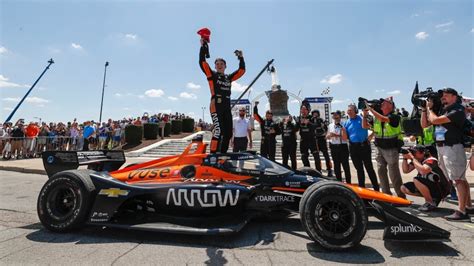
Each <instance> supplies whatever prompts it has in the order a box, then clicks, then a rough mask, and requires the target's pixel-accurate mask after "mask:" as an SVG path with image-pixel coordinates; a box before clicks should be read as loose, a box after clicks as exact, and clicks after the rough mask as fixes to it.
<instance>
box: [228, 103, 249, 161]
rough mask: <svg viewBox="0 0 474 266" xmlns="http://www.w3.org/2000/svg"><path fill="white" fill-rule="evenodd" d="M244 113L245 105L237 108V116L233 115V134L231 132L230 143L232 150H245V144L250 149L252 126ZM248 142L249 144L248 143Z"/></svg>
mask: <svg viewBox="0 0 474 266" xmlns="http://www.w3.org/2000/svg"><path fill="white" fill-rule="evenodd" d="M245 115H246V109H245V107H243V106H242V107H240V108H239V116H237V117H234V120H233V123H232V125H233V134H232V136H233V137H232V141H231V143H232V145H233V146H234V147H233V149H232V151H233V152H241V151H246V150H247V146H249V147H250V149H252V127H251V126H250V121H249V119H248V118H247V117H245ZM249 144H250V145H249Z"/></svg>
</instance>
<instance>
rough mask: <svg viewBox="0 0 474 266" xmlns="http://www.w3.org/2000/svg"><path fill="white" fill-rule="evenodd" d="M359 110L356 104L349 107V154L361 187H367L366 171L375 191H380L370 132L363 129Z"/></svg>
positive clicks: (345, 124) (347, 130)
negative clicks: (373, 161) (373, 162)
mask: <svg viewBox="0 0 474 266" xmlns="http://www.w3.org/2000/svg"><path fill="white" fill-rule="evenodd" d="M358 111H359V110H357V106H355V105H354V104H350V105H349V106H348V107H347V115H348V116H349V119H347V121H346V122H344V128H345V129H346V133H347V138H348V140H349V153H350V155H351V159H352V163H353V164H354V167H355V168H356V170H357V179H358V181H359V187H365V172H364V167H365V170H366V171H367V174H368V175H369V179H370V182H371V183H372V187H373V189H374V190H376V191H379V190H380V187H379V182H378V181H377V175H376V174H375V171H374V166H373V164H372V148H371V146H370V141H369V140H368V137H369V132H368V130H367V129H366V128H363V127H362V117H361V116H360V115H358V114H357V113H358Z"/></svg>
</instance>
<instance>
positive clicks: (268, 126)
mask: <svg viewBox="0 0 474 266" xmlns="http://www.w3.org/2000/svg"><path fill="white" fill-rule="evenodd" d="M257 105H258V102H256V103H255V106H254V107H253V117H254V118H255V120H256V121H257V122H258V123H259V124H260V131H261V133H262V140H261V143H260V155H262V156H263V157H266V158H268V159H270V160H272V161H275V153H276V135H279V134H280V127H279V126H278V124H277V123H275V122H274V121H273V113H272V111H270V110H268V111H267V112H266V113H265V120H264V119H263V118H262V117H261V116H260V115H259V114H258V108H257Z"/></svg>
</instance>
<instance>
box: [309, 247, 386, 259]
mask: <svg viewBox="0 0 474 266" xmlns="http://www.w3.org/2000/svg"><path fill="white" fill-rule="evenodd" d="M307 247H308V252H309V254H310V255H311V256H313V257H315V258H318V259H321V260H326V261H330V262H338V263H351V264H375V263H384V262H385V259H384V257H383V256H382V254H380V253H379V252H378V251H377V250H375V249H374V248H371V247H368V246H364V245H359V246H357V247H355V248H353V249H350V250H344V251H342V252H336V251H328V250H325V249H323V248H322V247H320V246H319V245H317V244H315V243H308V244H307Z"/></svg>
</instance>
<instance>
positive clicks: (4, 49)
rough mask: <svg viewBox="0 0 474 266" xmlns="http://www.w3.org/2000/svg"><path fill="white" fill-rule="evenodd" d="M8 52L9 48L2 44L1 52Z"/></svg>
mask: <svg viewBox="0 0 474 266" xmlns="http://www.w3.org/2000/svg"><path fill="white" fill-rule="evenodd" d="M7 52H8V50H7V48H5V46H0V54H5V53H7Z"/></svg>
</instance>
